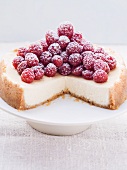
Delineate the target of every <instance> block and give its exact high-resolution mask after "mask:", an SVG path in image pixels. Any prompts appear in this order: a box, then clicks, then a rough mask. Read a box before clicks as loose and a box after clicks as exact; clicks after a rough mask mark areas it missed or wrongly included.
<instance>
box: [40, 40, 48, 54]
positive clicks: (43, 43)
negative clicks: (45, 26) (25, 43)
mask: <svg viewBox="0 0 127 170" xmlns="http://www.w3.org/2000/svg"><path fill="white" fill-rule="evenodd" d="M40 44H41V46H42V49H43V52H44V51H47V50H48V44H47V42H46V41H45V40H40Z"/></svg>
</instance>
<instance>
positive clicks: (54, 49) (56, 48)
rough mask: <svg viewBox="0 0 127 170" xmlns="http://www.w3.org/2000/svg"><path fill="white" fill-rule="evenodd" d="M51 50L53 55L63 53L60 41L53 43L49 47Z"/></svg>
mask: <svg viewBox="0 0 127 170" xmlns="http://www.w3.org/2000/svg"><path fill="white" fill-rule="evenodd" d="M48 50H49V52H50V53H51V54H53V55H55V54H60V53H61V47H60V45H59V44H58V43H53V44H51V45H50V46H49V48H48Z"/></svg>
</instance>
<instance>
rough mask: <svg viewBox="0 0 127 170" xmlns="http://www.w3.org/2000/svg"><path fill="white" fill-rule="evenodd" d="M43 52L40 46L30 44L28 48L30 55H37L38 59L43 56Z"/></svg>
mask: <svg viewBox="0 0 127 170" xmlns="http://www.w3.org/2000/svg"><path fill="white" fill-rule="evenodd" d="M42 52H43V48H42V46H41V45H40V44H37V43H35V44H30V46H29V48H28V53H33V54H36V55H37V56H38V57H39V56H40V55H41V53H42Z"/></svg>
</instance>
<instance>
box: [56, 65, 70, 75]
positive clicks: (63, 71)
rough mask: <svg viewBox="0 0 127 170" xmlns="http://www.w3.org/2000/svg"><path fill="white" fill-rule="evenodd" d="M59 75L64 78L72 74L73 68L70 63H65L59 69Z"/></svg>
mask: <svg viewBox="0 0 127 170" xmlns="http://www.w3.org/2000/svg"><path fill="white" fill-rule="evenodd" d="M58 71H59V73H60V74H61V75H63V76H67V75H69V74H71V66H70V65H69V64H68V63H63V65H62V66H61V67H59V70H58Z"/></svg>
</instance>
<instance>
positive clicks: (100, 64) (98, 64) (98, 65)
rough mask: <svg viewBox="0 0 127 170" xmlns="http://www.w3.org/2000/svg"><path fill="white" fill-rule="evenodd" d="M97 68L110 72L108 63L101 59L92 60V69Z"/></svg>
mask: <svg viewBox="0 0 127 170" xmlns="http://www.w3.org/2000/svg"><path fill="white" fill-rule="evenodd" d="M99 69H101V70H104V71H105V72H107V73H109V72H110V68H109V66H108V64H107V63H106V62H104V61H103V60H101V59H97V60H95V62H94V71H96V70H99Z"/></svg>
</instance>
